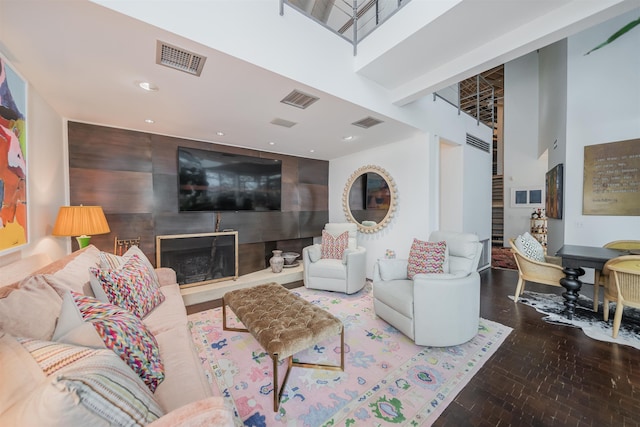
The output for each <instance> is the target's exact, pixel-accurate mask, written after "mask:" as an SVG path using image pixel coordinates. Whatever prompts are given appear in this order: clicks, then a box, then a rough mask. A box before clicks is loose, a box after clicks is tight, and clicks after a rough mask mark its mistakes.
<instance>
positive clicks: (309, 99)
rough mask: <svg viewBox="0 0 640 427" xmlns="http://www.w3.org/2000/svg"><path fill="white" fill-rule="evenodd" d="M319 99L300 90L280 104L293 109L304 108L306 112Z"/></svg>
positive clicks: (292, 93)
mask: <svg viewBox="0 0 640 427" xmlns="http://www.w3.org/2000/svg"><path fill="white" fill-rule="evenodd" d="M318 99H320V98H318V97H317V96H312V95H308V94H306V93H303V92H300V91H298V90H294V91H292V92H291V93H290V94H289V95H287V96H285V97H284V98H283V99H282V100H281V101H280V102H282V103H283V104H287V105H291V106H293V107H298V108H302V109H303V110H304V109H305V108H307V107H308V106H309V105H311V104H313V103H314V102H316V101H317V100H318Z"/></svg>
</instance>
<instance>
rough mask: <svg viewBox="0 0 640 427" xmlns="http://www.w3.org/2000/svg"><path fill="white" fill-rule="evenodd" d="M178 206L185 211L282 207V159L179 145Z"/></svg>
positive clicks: (256, 209)
mask: <svg viewBox="0 0 640 427" xmlns="http://www.w3.org/2000/svg"><path fill="white" fill-rule="evenodd" d="M178 181H179V184H178V185H179V187H178V208H179V210H180V211H181V212H184V211H279V210H280V207H281V193H282V162H281V161H280V160H274V159H263V158H259V157H250V156H243V155H239V154H229V153H220V152H217V151H207V150H199V149H196V148H186V147H178Z"/></svg>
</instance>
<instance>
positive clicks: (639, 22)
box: [585, 18, 640, 56]
mask: <svg viewBox="0 0 640 427" xmlns="http://www.w3.org/2000/svg"><path fill="white" fill-rule="evenodd" d="M637 25H640V18H638V19H636V20H635V21H631V22H629V23H628V24H627V25H625V26H624V27H622V28H620V29H619V30H618V31H616V32H615V33H613V34H612V35H611V36H610V37H609V38H608V39H607V40H605V41H604V42H602V43H600V44H599V45H598V46H596V47H594V48H593V49H591V50H590V51H589V52H587V53H585V56H586V55H589V54H590V53H591V52H593V51H594V50H598V49H600V48H601V47H604V46H606V45H608V44H609V43H611V42H613V41H614V40H615V39H617V38H618V37H620V36H621V35H623V34H624V33H627V32H629V31H630V30H631V29H633V27H635V26H637Z"/></svg>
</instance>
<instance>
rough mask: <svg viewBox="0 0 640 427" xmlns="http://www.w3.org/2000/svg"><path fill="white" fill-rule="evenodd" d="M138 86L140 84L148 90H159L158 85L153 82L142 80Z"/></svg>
mask: <svg viewBox="0 0 640 427" xmlns="http://www.w3.org/2000/svg"><path fill="white" fill-rule="evenodd" d="M138 86H140V87H141V88H142V89H144V90H148V91H149V92H157V91H158V86H156V85H154V84H153V83H151V82H140V83H138Z"/></svg>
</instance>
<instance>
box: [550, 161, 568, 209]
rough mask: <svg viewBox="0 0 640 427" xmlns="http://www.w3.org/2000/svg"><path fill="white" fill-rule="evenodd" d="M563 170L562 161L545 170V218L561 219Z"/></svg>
mask: <svg viewBox="0 0 640 427" xmlns="http://www.w3.org/2000/svg"><path fill="white" fill-rule="evenodd" d="M563 170H564V168H563V166H562V163H560V164H558V165H555V166H554V167H553V168H552V169H551V170H550V171H549V172H547V175H546V177H545V178H546V179H545V189H546V193H547V198H546V203H545V210H546V211H547V218H555V219H562V200H563V197H562V191H563V190H562V183H563Z"/></svg>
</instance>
